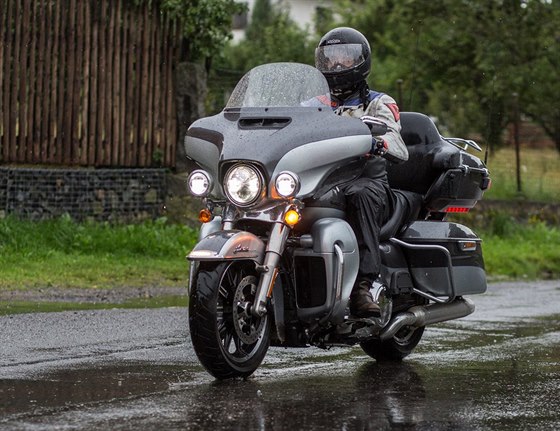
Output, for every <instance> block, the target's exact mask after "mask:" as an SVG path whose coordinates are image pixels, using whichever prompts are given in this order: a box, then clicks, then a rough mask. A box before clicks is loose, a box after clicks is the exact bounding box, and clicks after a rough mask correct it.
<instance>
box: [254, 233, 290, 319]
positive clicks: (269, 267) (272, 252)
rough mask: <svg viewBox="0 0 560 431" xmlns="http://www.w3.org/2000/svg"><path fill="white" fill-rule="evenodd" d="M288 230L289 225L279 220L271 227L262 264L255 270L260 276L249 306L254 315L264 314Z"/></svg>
mask: <svg viewBox="0 0 560 431" xmlns="http://www.w3.org/2000/svg"><path fill="white" fill-rule="evenodd" d="M290 230H291V228H290V227H288V226H287V225H285V224H284V223H281V222H275V223H274V226H273V227H272V230H271V232H270V238H269V241H268V244H267V246H266V251H265V255H264V260H263V264H262V265H259V266H258V267H257V270H258V271H259V272H261V277H260V281H259V286H258V287H257V292H256V294H255V302H254V304H253V306H252V307H251V313H252V314H253V315H254V316H264V315H265V314H266V303H267V300H268V298H270V297H271V295H272V289H273V287H274V282H275V281H276V276H277V275H278V264H279V263H280V258H281V256H282V253H283V252H284V248H285V246H286V240H287V239H288V235H289V234H290Z"/></svg>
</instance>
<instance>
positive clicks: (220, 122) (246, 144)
mask: <svg viewBox="0 0 560 431" xmlns="http://www.w3.org/2000/svg"><path fill="white" fill-rule="evenodd" d="M323 143H324V145H323ZM302 146H309V147H308V148H307V149H303V148H299V147H302ZM326 148H329V149H330V150H329V151H321V149H323V150H324V149H326ZM370 149H371V135H370V132H369V129H368V128H367V126H365V125H364V124H363V123H362V122H361V121H360V120H359V119H355V118H348V117H340V116H338V115H335V114H334V113H333V112H332V111H331V110H330V109H328V108H308V107H306V108H244V109H241V110H228V111H223V112H221V113H220V114H218V115H214V116H212V117H207V118H202V119H200V120H198V121H196V122H194V123H193V124H192V125H191V127H189V130H188V132H187V136H186V138H185V150H186V154H187V157H189V158H190V159H192V160H194V161H195V162H197V163H198V164H199V165H200V166H201V167H202V168H203V169H206V170H208V171H209V172H210V173H211V174H212V175H213V176H214V178H215V179H217V180H218V181H219V182H220V183H221V179H222V175H224V172H220V171H219V169H220V166H221V165H222V164H223V163H225V162H228V161H236V160H247V161H253V162H255V163H257V164H259V165H260V166H261V167H262V168H263V170H264V174H265V175H266V176H267V178H266V180H267V181H270V179H271V178H272V175H273V173H274V172H275V170H276V169H277V167H278V165H279V162H280V161H281V160H282V159H283V158H284V156H287V157H288V159H284V160H283V162H282V163H281V164H280V165H281V168H282V169H290V170H294V171H295V172H296V173H298V174H299V173H301V172H302V171H309V170H311V171H312V175H319V176H320V175H324V173H325V172H329V171H330V170H332V169H333V168H334V166H335V165H340V164H341V162H343V161H344V160H345V159H348V160H351V159H355V158H356V157H359V156H361V155H363V154H365V153H367V152H368V151H369V150H370ZM298 170H300V172H297V171H298ZM321 170H323V171H324V172H321ZM307 175H308V176H309V175H310V174H307Z"/></svg>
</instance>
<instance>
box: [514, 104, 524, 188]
mask: <svg viewBox="0 0 560 431" xmlns="http://www.w3.org/2000/svg"><path fill="white" fill-rule="evenodd" d="M512 96H513V141H514V144H515V171H516V178H517V192H518V193H521V191H522V187H521V156H520V152H519V122H520V118H519V95H518V94H517V93H513V94H512Z"/></svg>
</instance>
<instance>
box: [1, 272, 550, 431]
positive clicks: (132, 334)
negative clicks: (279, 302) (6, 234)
mask: <svg viewBox="0 0 560 431" xmlns="http://www.w3.org/2000/svg"><path fill="white" fill-rule="evenodd" d="M472 299H473V300H474V301H475V302H476V303H477V311H476V312H475V313H474V314H473V315H471V316H469V317H468V318H465V319H462V320H459V321H455V322H448V323H445V324H440V325H436V326H433V327H431V328H429V329H428V330H427V331H426V333H425V336H424V339H423V340H422V342H421V343H420V345H419V347H418V348H417V350H416V351H415V352H414V353H413V354H412V355H411V356H410V357H409V358H407V360H405V361H404V362H403V363H402V364H377V363H375V362H373V361H372V360H371V359H369V357H367V356H365V355H364V354H363V353H362V352H361V350H360V349H359V348H352V349H342V348H340V349H332V350H329V351H322V350H319V349H315V348H309V349H297V350H285V349H271V350H270V352H269V355H268V356H267V358H266V360H265V363H264V364H263V366H262V367H261V368H260V369H259V370H258V371H257V373H256V374H255V375H254V376H253V377H252V378H250V379H249V380H247V381H242V380H237V381H231V382H216V381H214V380H213V379H212V378H211V377H210V376H209V375H207V374H206V373H205V372H204V371H203V370H202V369H201V367H200V366H199V365H198V363H197V362H196V360H195V358H194V357H193V354H192V350H191V347H190V343H189V342H185V338H186V337H187V330H186V316H185V314H186V310H185V309H180V308H168V309H162V310H142V311H129V310H128V311H125V310H109V311H107V312H106V313H102V312H99V311H95V312H80V313H74V314H72V315H71V316H70V320H71V321H72V322H73V323H72V325H73V326H74V328H73V329H72V328H71V327H69V326H67V325H68V322H67V321H68V320H69V319H68V318H69V316H61V314H62V313H52V314H50V315H46V314H45V315H40V316H38V315H36V316H35V319H30V318H29V317H27V316H29V315H26V316H25V317H24V316H21V317H20V316H12V317H11V318H9V317H5V318H1V319H0V334H1V335H0V342H1V346H2V355H0V356H1V357H0V413H1V416H0V428H3V429H4V428H5V429H31V430H35V429H38V430H39V429H52V428H68V429H155V428H158V429H262V430H270V429H273V430H282V429H293V430H299V429H336V430H353V429H359V430H379V429H423V430H428V429H429V430H450V429H453V430H456V429H458V430H473V429H488V430H517V429H519V430H526V429H531V430H541V429H543V430H544V429H546V430H548V429H550V430H553V429H560V409H559V406H560V282H546V283H538V285H537V284H520V283H516V284H510V285H507V284H500V285H493V286H491V289H490V291H489V292H488V294H486V295H482V296H474V297H473V298H472ZM61 317H66V318H65V319H60V318H61ZM72 317H74V319H72ZM59 319H60V320H59ZM37 320H38V322H36V323H35V324H34V323H33V322H34V321H37ZM80 322H81V323H80ZM24 325H27V326H24ZM34 325H36V326H34ZM49 325H50V326H49ZM72 325H71V326H72ZM14 327H16V328H19V329H14ZM57 331H58V333H59V334H62V335H61V336H57V335H56V334H55V332H57ZM51 332H52V333H51ZM49 333H51V334H50V335H49ZM18 334H19V336H18ZM16 336H18V338H14V337H16ZM37 337H44V338H43V339H42V340H41V339H38V338H37Z"/></svg>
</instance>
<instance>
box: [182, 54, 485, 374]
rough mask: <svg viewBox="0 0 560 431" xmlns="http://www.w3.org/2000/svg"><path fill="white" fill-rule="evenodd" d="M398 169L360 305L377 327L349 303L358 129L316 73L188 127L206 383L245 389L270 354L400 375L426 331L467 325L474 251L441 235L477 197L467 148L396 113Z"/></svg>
mask: <svg viewBox="0 0 560 431" xmlns="http://www.w3.org/2000/svg"><path fill="white" fill-rule="evenodd" d="M401 125H402V131H401V134H402V137H403V140H404V141H405V143H406V145H407V148H408V151H409V160H408V161H407V162H405V163H401V164H392V163H390V162H387V171H388V178H389V183H390V185H391V186H392V188H393V189H395V193H396V195H397V208H396V209H395V211H393V214H392V216H391V218H390V220H388V221H387V223H386V224H385V225H384V226H383V228H382V230H381V243H380V254H381V260H382V267H381V269H380V276H379V278H378V279H377V280H376V281H375V282H374V283H373V285H372V287H371V293H372V296H373V298H374V300H375V301H376V302H377V304H378V305H379V308H380V312H379V314H378V315H376V316H373V317H370V318H358V317H355V316H352V315H351V314H350V313H349V308H348V302H349V297H350V293H351V291H352V287H353V285H354V281H355V279H356V276H357V273H358V263H359V253H358V247H357V242H356V237H355V235H354V232H353V231H352V229H351V228H350V226H349V224H348V223H347V221H346V220H345V207H344V196H343V194H342V193H341V187H342V186H343V185H345V184H348V183H349V182H351V181H353V180H354V179H356V178H357V177H359V175H360V174H361V173H362V171H363V169H364V167H365V166H366V164H367V161H368V157H369V155H368V154H369V153H370V151H371V148H372V139H373V138H372V135H382V134H383V133H384V131H385V130H386V129H384V125H383V124H382V123H380V124H377V125H375V124H374V125H373V127H372V128H371V129H370V128H369V127H368V126H366V125H365V124H364V123H363V122H362V121H360V120H359V119H356V118H349V117H342V116H339V115H336V114H335V113H333V111H332V108H331V103H330V97H329V88H328V84H327V82H326V80H325V78H324V77H323V75H322V74H321V73H320V72H319V71H318V70H317V69H315V68H314V67H312V66H308V65H303V64H298V63H274V64H266V65H262V66H258V67H256V68H254V69H252V70H251V71H249V72H248V73H247V74H246V75H245V76H244V77H243V78H242V79H241V80H240V81H239V83H238V84H237V86H236V87H235V89H234V91H233V93H232V94H231V97H230V98H229V101H228V103H227V105H226V106H225V108H224V109H223V111H222V112H221V113H219V114H217V115H214V116H211V117H207V118H202V119H200V120H197V121H196V122H194V123H193V124H192V125H191V126H190V127H189V129H188V131H187V136H186V138H185V149H186V154H187V157H188V158H189V159H190V160H192V161H194V162H195V163H196V165H197V169H195V170H194V171H193V172H191V173H190V175H189V177H188V180H187V183H188V189H189V191H190V193H191V194H192V195H193V196H196V197H199V198H201V199H202V202H203V204H204V207H203V209H202V210H201V211H200V214H199V220H200V221H201V222H202V223H203V224H202V225H201V229H200V240H199V242H198V243H197V244H196V246H195V247H194V248H193V250H192V251H191V252H190V254H189V255H188V256H187V258H188V260H189V261H190V262H191V271H190V280H189V328H190V336H191V340H192V344H193V347H194V351H195V353H196V355H197V356H198V358H199V360H200V362H201V363H202V365H203V366H204V367H205V368H206V370H207V371H208V372H209V373H210V374H211V375H212V376H214V377H215V378H217V379H228V378H235V377H247V376H249V375H251V374H252V373H253V372H254V371H255V370H256V369H257V368H258V367H259V365H260V364H261V362H262V360H263V359H264V357H265V355H266V353H267V350H268V348H269V346H270V345H273V346H283V347H304V346H316V347H320V348H329V347H330V346H352V345H356V344H359V345H360V346H361V348H362V349H363V350H364V352H365V353H366V354H367V355H369V356H371V357H372V358H374V359H376V360H378V361H387V360H390V361H400V360H402V359H403V358H404V357H406V356H407V355H409V354H410V353H411V352H412V351H413V349H414V348H415V347H416V346H417V344H418V343H419V341H420V339H421V337H422V334H423V332H424V328H425V327H426V326H428V325H432V324H435V323H438V322H443V321H448V320H452V319H458V318H461V317H464V316H467V315H469V314H470V313H472V312H473V311H474V304H473V302H472V301H471V300H470V299H468V298H465V297H464V296H465V295H472V294H480V293H484V292H485V291H486V276H485V271H484V262H483V256H482V249H481V240H480V238H478V237H477V235H476V234H475V233H474V232H473V231H472V230H471V229H470V228H468V227H466V226H464V225H461V224H458V223H454V222H449V221H447V220H446V218H447V215H448V213H450V212H466V211H468V210H469V209H470V208H472V207H474V205H475V204H476V202H477V201H478V200H480V199H481V198H482V195H483V193H484V191H485V190H486V189H487V188H488V187H489V185H490V177H489V173H488V170H487V168H486V166H485V164H484V163H483V162H482V161H481V160H480V159H479V158H477V157H475V156H474V155H472V154H470V153H468V152H467V151H466V150H467V148H468V147H472V148H475V149H477V150H480V147H478V145H477V144H476V143H474V142H473V141H469V140H465V139H459V138H444V137H442V136H441V135H440V133H439V132H438V130H437V128H436V126H435V124H434V123H433V121H432V120H431V119H430V118H429V117H427V116H426V115H423V114H421V113H415V112H403V113H401Z"/></svg>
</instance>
